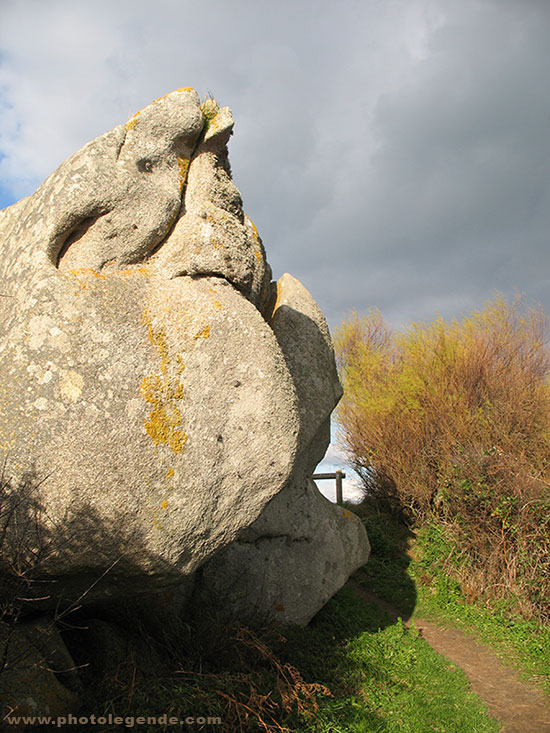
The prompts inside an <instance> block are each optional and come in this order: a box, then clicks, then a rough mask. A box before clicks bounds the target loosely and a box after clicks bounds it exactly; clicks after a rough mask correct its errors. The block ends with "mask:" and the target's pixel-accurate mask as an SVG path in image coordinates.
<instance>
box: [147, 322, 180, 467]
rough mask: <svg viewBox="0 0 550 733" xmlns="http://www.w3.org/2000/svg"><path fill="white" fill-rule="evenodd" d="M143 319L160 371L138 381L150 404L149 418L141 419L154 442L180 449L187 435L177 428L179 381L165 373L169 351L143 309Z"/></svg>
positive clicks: (159, 332) (178, 421) (160, 333)
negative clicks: (158, 355)
mask: <svg viewBox="0 0 550 733" xmlns="http://www.w3.org/2000/svg"><path fill="white" fill-rule="evenodd" d="M143 323H144V324H145V325H146V326H147V327H148V330H149V341H150V342H151V343H152V344H153V345H154V346H156V347H157V349H158V352H159V354H160V371H161V373H160V374H151V375H150V376H148V377H145V378H144V379H143V381H142V383H141V387H140V392H141V394H142V396H143V398H144V400H145V401H146V402H148V403H149V404H151V405H152V406H153V409H152V410H151V412H150V413H149V420H145V421H144V425H145V430H146V431H147V433H148V435H149V436H150V437H151V439H152V440H153V443H154V444H155V445H160V444H161V443H164V444H165V445H167V446H168V447H169V448H170V449H171V450H172V451H173V452H174V453H181V452H182V451H183V449H184V447H185V444H186V442H187V435H186V434H185V432H184V431H183V430H182V429H181V422H182V416H181V412H180V411H179V404H180V401H181V400H182V399H183V396H184V390H183V384H182V383H181V382H180V381H179V380H178V379H177V378H176V377H172V376H170V374H169V373H168V366H169V355H168V346H167V344H166V334H165V333H164V331H162V330H161V329H157V330H155V329H154V328H153V324H152V322H151V320H150V318H149V314H148V312H147V310H146V311H145V313H144V314H143Z"/></svg>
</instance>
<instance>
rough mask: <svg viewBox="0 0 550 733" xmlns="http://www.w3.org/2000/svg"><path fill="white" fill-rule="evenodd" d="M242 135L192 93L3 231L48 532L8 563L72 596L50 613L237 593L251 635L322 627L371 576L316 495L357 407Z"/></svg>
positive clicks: (18, 500) (24, 486)
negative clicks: (271, 248) (265, 624)
mask: <svg viewBox="0 0 550 733" xmlns="http://www.w3.org/2000/svg"><path fill="white" fill-rule="evenodd" d="M232 127H233V119H232V117H231V112H230V111H229V109H227V108H223V109H220V108H219V107H218V105H217V104H216V103H215V101H214V100H206V102H203V104H202V105H201V104H200V101H199V98H198V96H197V94H196V92H195V91H194V90H192V89H189V88H186V89H181V90H177V91H175V92H172V93H171V94H168V95H166V96H165V97H163V98H161V99H159V100H156V101H155V102H153V103H152V104H151V105H149V106H148V107H146V108H145V109H144V110H142V111H141V112H139V113H137V114H136V115H134V116H133V117H132V118H131V119H130V120H129V121H128V122H127V123H126V124H125V125H120V126H118V127H116V128H114V129H113V130H111V131H110V132H107V133H105V134H104V135H102V136H100V137H99V138H97V139H96V140H94V141H92V142H91V143H88V144H87V145H85V146H84V147H83V148H82V149H81V150H80V151H78V152H77V153H75V154H74V155H73V156H72V157H71V158H69V159H68V160H67V161H66V162H65V163H63V164H62V165H61V166H60V167H59V168H58V169H57V170H56V171H55V172H54V173H53V174H52V175H51V176H50V177H49V178H48V179H47V180H46V181H45V182H44V183H43V184H42V185H41V186H40V188H39V189H38V190H37V191H36V192H35V193H34V194H33V195H32V196H30V197H28V198H27V199H24V200H23V201H20V202H19V203H17V204H15V205H14V206H12V207H10V208H8V209H6V210H4V211H3V212H1V213H0V242H1V245H0V246H1V247H2V260H1V262H0V294H1V295H2V297H0V322H1V323H2V329H3V333H2V339H1V342H0V374H1V378H0V450H1V452H2V454H3V456H4V459H5V477H6V480H5V481H4V483H5V484H6V487H7V488H6V489H5V491H6V492H7V494H9V496H8V498H9V501H10V502H11V504H10V506H12V507H13V512H12V515H11V516H15V515H17V513H19V515H20V517H23V518H24V519H25V520H26V521H27V524H26V528H27V532H26V535H25V545H24V547H22V546H21V542H20V536H19V535H17V531H16V530H15V529H14V527H13V525H11V526H8V527H7V534H6V542H5V545H6V546H5V547H4V548H2V552H3V557H4V560H3V562H4V564H7V565H8V566H9V565H10V564H11V567H13V566H14V564H17V562H19V563H21V562H23V563H32V562H35V563H36V566H37V567H36V570H37V575H38V577H39V578H40V579H41V580H42V581H43V582H47V581H49V580H55V581H56V582H55V586H49V587H48V592H46V593H45V592H44V587H45V586H43V585H42V586H40V587H39V588H38V589H37V590H36V594H37V596H38V595H40V596H41V597H43V600H42V601H41V603H42V605H43V606H45V607H47V606H48V605H51V606H55V605H56V604H57V603H58V602H59V600H60V597H64V598H65V599H66V600H67V601H74V600H75V598H77V597H78V596H79V595H80V594H82V593H85V594H86V596H85V598H86V600H87V601H91V600H94V601H97V600H100V601H101V600H105V599H117V598H127V597H128V596H129V595H136V594H139V593H142V594H151V593H155V592H156V591H158V590H162V589H165V588H174V589H176V590H177V589H178V588H182V589H183V588H185V589H186V590H185V592H183V591H182V592H181V593H179V596H178V597H180V602H181V604H182V605H183V604H184V602H186V601H187V600H188V598H189V595H190V593H192V592H193V593H194V595H193V598H194V601H193V602H196V603H199V602H201V598H204V596H205V595H209V594H210V596H211V595H212V590H213V589H214V588H216V589H218V590H217V591H216V592H219V593H222V590H223V589H222V586H223V587H224V588H225V589H226V591H227V593H226V594H225V595H229V596H230V597H231V598H230V602H228V605H227V607H228V608H232V609H234V612H235V613H240V614H244V615H251V613H252V611H253V610H254V609H258V608H259V609H260V611H261V613H262V614H265V615H270V614H271V615H275V616H277V614H278V615H279V618H281V620H284V621H289V622H297V623H305V622H307V620H309V618H311V616H312V615H313V614H314V613H315V612H316V611H317V610H318V609H319V608H320V607H321V606H322V605H323V603H324V602H325V601H326V600H327V599H328V598H329V597H330V596H331V595H332V594H333V593H334V592H336V590H338V588H339V587H340V586H341V585H342V583H343V582H345V580H346V579H347V577H348V576H349V574H350V573H351V572H353V570H354V569H355V568H356V567H358V566H359V565H361V564H363V563H364V562H366V560H367V557H368V552H369V546H368V540H367V538H366V534H365V532H364V529H363V527H362V525H361V524H360V522H359V520H357V518H356V517H355V516H354V515H352V514H351V513H349V512H345V511H342V510H341V509H340V508H337V507H334V506H332V505H331V504H330V503H329V502H327V501H326V500H325V499H323V497H322V496H321V495H320V494H319V493H318V491H317V489H316V488H315V486H314V484H313V483H312V481H311V478H310V477H311V474H312V472H313V470H314V468H315V465H316V464H317V462H318V461H319V460H320V459H321V458H322V456H323V454H324V452H325V449H326V447H327V445H328V440H329V429H328V426H329V417H330V413H331V411H332V410H333V408H334V406H335V405H336V403H337V401H338V399H339V398H340V395H341V388H340V384H339V381H338V377H337V374H336V369H335V364H334V355H333V351H332V345H331V341H330V336H329V333H328V329H327V326H326V323H325V320H324V318H323V316H322V314H321V312H320V311H319V309H318V307H317V306H316V304H315V302H314V301H313V299H312V298H311V296H310V294H309V293H308V292H307V290H306V289H305V288H304V287H303V286H302V285H301V284H300V283H299V282H298V281H297V280H295V279H294V278H292V277H291V276H290V275H284V276H283V277H282V278H281V279H280V281H279V282H278V283H276V284H275V283H271V282H270V281H271V270H270V267H269V265H268V264H267V261H266V257H265V251H264V248H263V245H262V242H261V239H260V237H259V236H258V233H257V231H256V228H255V227H254V225H253V223H252V222H251V221H250V219H249V218H248V217H247V216H246V214H245V213H244V212H243V209H242V201H241V197H240V194H239V192H238V190H237V188H236V187H235V186H234V184H233V183H232V181H231V174H230V168H229V163H228V157H227V142H228V139H229V136H230V134H231V132H232ZM7 478H9V482H8V481H7ZM18 526H19V527H20V526H21V522H20V521H19V524H18ZM10 542H11V544H10ZM8 548H11V555H10V554H9V552H8ZM266 558H267V559H266ZM199 568H202V570H201V574H200V575H201V580H200V582H197V583H195V590H194V591H193V589H192V586H193V582H192V580H191V578H192V576H193V574H194V573H195V571H196V570H197V569H199ZM243 569H244V572H245V574H247V583H246V584H244V585H243V584H241V588H240V590H241V591H244V594H243V593H242V592H241V593H240V594H235V593H234V592H233V591H232V590H231V588H232V587H234V585H235V584H238V582H239V581H238V575H239V573H241V572H242V571H243ZM260 577H261V579H262V584H261V588H262V591H261V593H259V594H258V592H257V590H258V579H259V578H260ZM290 578H291V580H290ZM207 579H209V580H208V581H207ZM54 587H55V591H54V590H52V588H54ZM176 595H178V594H177V593H176ZM44 596H45V600H44ZM243 596H244V598H243ZM48 598H49V599H48ZM282 607H284V612H283V611H282V610H281V608H282Z"/></svg>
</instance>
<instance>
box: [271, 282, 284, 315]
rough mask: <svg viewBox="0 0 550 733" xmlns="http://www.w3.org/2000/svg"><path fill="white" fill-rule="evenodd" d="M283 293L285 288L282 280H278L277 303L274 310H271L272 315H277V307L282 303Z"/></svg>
mask: <svg viewBox="0 0 550 733" xmlns="http://www.w3.org/2000/svg"><path fill="white" fill-rule="evenodd" d="M282 295H283V288H282V286H281V283H280V282H277V298H276V300H275V305H274V306H273V311H272V312H271V317H272V318H273V316H274V315H275V311H276V310H277V308H278V307H279V306H280V305H281V297H282Z"/></svg>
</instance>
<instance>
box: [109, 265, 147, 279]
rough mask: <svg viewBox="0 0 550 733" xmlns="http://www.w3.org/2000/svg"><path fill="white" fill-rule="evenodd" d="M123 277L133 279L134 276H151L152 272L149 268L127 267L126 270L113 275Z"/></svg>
mask: <svg viewBox="0 0 550 733" xmlns="http://www.w3.org/2000/svg"><path fill="white" fill-rule="evenodd" d="M114 274H116V275H123V276H124V277H131V276H132V275H147V276H149V275H151V270H150V269H149V268H148V267H145V266H142V267H126V268H125V269H124V270H117V271H116V273H113V275H114Z"/></svg>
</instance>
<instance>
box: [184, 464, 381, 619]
mask: <svg viewBox="0 0 550 733" xmlns="http://www.w3.org/2000/svg"><path fill="white" fill-rule="evenodd" d="M369 554H370V544H369V541H368V537H367V533H366V531H365V528H364V526H363V524H362V522H361V520H360V519H359V518H358V517H357V516H356V515H355V514H353V513H352V512H350V511H349V510H347V509H344V508H342V507H339V506H336V505H335V504H332V503H331V502H330V501H328V500H327V499H325V497H324V496H323V495H322V494H321V493H320V492H319V490H318V489H317V487H316V485H315V483H314V482H313V481H312V480H311V478H309V479H308V478H304V479H303V481H301V482H295V483H292V484H289V485H288V486H287V487H286V488H285V489H284V490H283V491H281V492H280V493H279V494H278V495H277V496H276V497H275V498H274V499H272V501H271V502H270V503H269V504H268V505H267V507H266V508H265V509H264V511H263V512H262V514H261V515H260V517H259V518H258V519H257V520H256V521H255V522H254V523H253V524H252V525H251V526H250V527H249V528H248V529H247V530H245V532H244V533H243V534H242V535H241V537H240V538H239V539H238V540H236V541H235V542H233V543H232V544H231V545H229V546H228V547H226V548H225V549H224V550H223V551H221V552H220V553H219V554H217V555H216V556H215V557H214V558H212V559H211V560H210V561H209V562H207V563H206V564H205V565H204V566H203V568H202V573H201V577H200V580H199V581H198V585H197V588H196V590H195V595H194V598H193V605H200V606H201V607H207V608H208V607H210V608H212V609H215V610H216V612H217V613H220V612H221V614H222V615H223V616H224V617H226V618H232V619H235V618H238V619H239V620H240V621H242V622H243V623H250V624H253V625H259V624H262V623H264V622H268V621H277V622H279V623H282V624H297V625H301V626H305V625H306V624H307V623H308V622H309V621H310V620H311V619H312V618H313V616H314V615H315V614H316V613H317V612H318V611H319V610H320V609H321V608H322V607H323V606H324V604H325V603H326V602H327V601H328V600H329V599H330V598H331V597H332V596H333V595H334V594H335V593H336V592H337V591H338V590H340V588H341V587H342V586H343V585H344V583H345V582H346V581H347V579H348V578H349V576H350V575H351V574H352V573H353V572H354V571H355V570H357V568H359V567H361V566H362V565H364V564H365V563H366V562H367V560H368V558H369Z"/></svg>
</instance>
